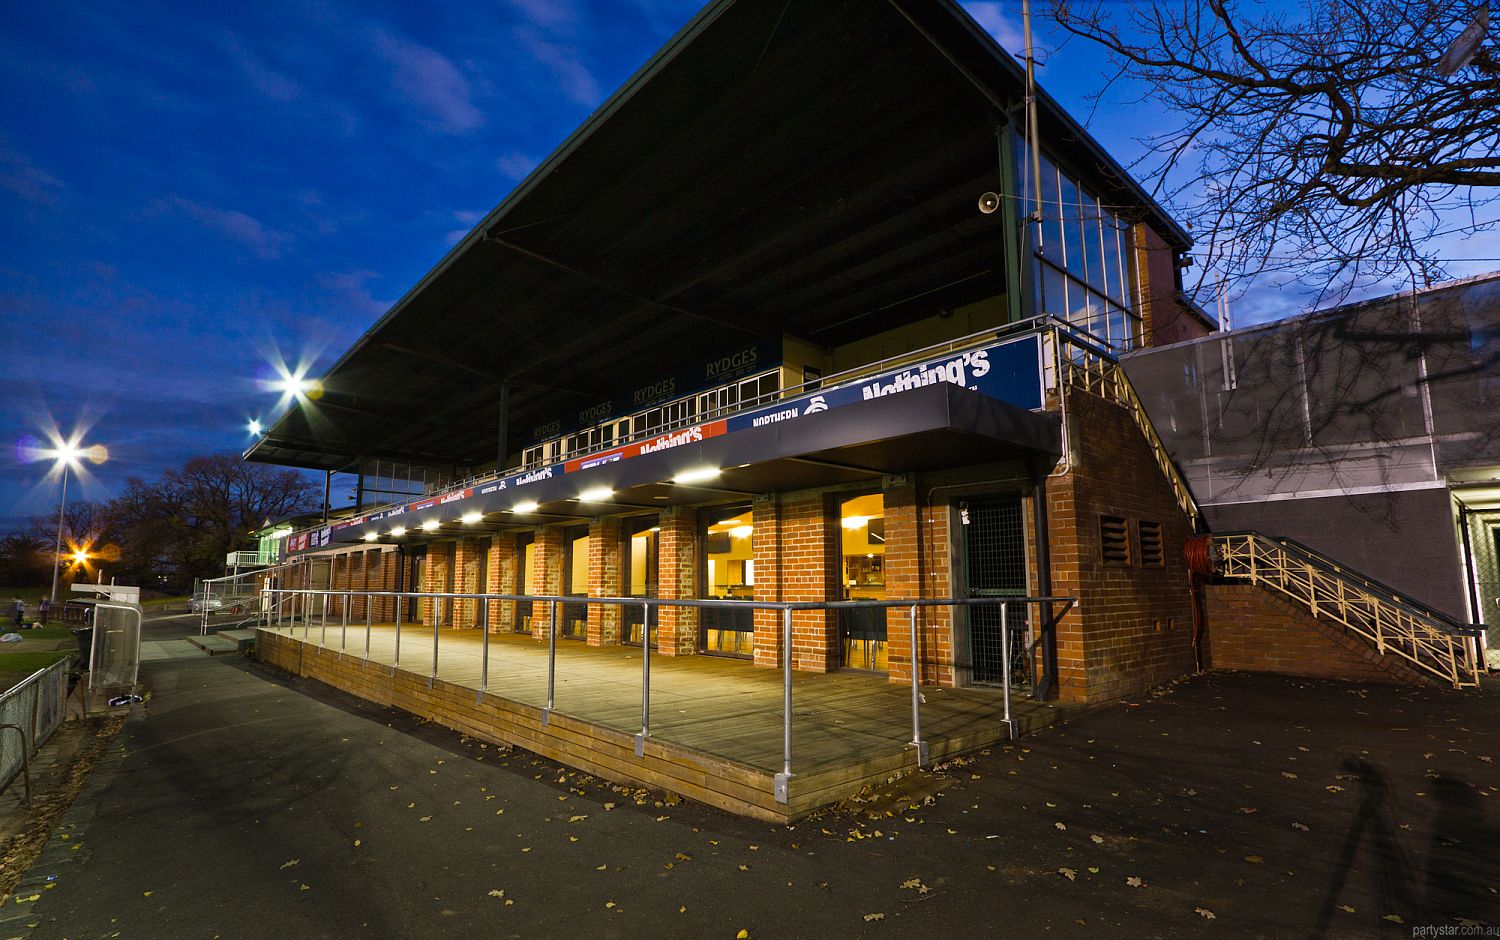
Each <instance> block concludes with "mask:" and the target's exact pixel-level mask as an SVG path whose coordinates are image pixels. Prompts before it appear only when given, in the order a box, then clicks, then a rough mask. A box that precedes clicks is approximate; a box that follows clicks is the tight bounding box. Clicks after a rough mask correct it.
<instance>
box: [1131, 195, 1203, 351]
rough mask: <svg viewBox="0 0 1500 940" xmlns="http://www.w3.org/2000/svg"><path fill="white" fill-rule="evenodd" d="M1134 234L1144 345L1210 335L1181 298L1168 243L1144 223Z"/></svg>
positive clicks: (1170, 342) (1140, 224)
mask: <svg viewBox="0 0 1500 940" xmlns="http://www.w3.org/2000/svg"><path fill="white" fill-rule="evenodd" d="M1134 236H1135V259H1134V260H1135V264H1134V267H1135V277H1136V284H1137V285H1138V286H1139V288H1140V298H1141V302H1140V305H1139V306H1140V313H1141V332H1142V334H1143V335H1142V345H1144V346H1167V345H1170V344H1172V343H1180V342H1183V341H1184V340H1189V339H1196V338H1198V337H1200V336H1207V335H1208V332H1209V331H1208V327H1207V325H1206V324H1204V322H1203V321H1202V320H1201V319H1199V317H1198V316H1197V314H1195V313H1193V312H1191V311H1190V310H1188V308H1186V307H1185V306H1183V304H1182V302H1181V301H1180V300H1179V299H1178V292H1177V270H1176V268H1175V264H1176V259H1175V258H1174V257H1173V255H1172V250H1171V249H1170V248H1168V247H1167V243H1166V242H1165V241H1164V240H1163V239H1162V237H1161V236H1160V235H1158V234H1157V233H1156V230H1155V229H1153V228H1152V227H1151V226H1150V225H1147V224H1146V223H1144V222H1142V223H1139V224H1137V225H1136V226H1135V230H1134Z"/></svg>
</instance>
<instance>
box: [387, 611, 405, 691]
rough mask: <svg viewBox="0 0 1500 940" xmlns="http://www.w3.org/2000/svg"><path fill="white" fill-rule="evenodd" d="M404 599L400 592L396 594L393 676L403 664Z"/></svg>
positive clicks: (392, 659) (392, 658)
mask: <svg viewBox="0 0 1500 940" xmlns="http://www.w3.org/2000/svg"><path fill="white" fill-rule="evenodd" d="M403 600H404V598H403V597H402V596H401V595H400V594H397V595H396V649H395V653H394V655H392V656H391V675H393V676H394V675H395V674H396V667H398V666H400V665H401V614H402V613H403V611H402V610H401V608H402V607H404V606H406V605H405V604H403V603H402V601H403Z"/></svg>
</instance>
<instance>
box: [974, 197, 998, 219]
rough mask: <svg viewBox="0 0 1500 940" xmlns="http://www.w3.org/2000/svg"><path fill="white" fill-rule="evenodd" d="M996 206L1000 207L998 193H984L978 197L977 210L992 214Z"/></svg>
mask: <svg viewBox="0 0 1500 940" xmlns="http://www.w3.org/2000/svg"><path fill="white" fill-rule="evenodd" d="M998 208H1000V194H999V193H985V194H984V195H983V196H980V197H979V211H980V212H982V213H984V214H985V215H991V214H993V213H994V211H995V210H996V209H998Z"/></svg>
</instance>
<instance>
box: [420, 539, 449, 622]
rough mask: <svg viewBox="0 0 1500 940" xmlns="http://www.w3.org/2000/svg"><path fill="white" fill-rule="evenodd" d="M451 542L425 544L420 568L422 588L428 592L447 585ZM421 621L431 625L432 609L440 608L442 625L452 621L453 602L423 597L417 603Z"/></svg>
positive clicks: (436, 591) (434, 591) (442, 588)
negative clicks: (425, 552) (425, 549)
mask: <svg viewBox="0 0 1500 940" xmlns="http://www.w3.org/2000/svg"><path fill="white" fill-rule="evenodd" d="M453 547H454V546H453V543H452V542H433V543H432V544H431V545H428V546H427V564H426V565H425V567H424V568H423V570H422V590H423V591H426V592H430V593H438V592H442V591H445V590H446V589H447V587H448V574H449V572H450V571H452V570H453ZM418 609H419V611H420V616H421V620H422V623H424V624H426V625H427V626H429V627H430V626H432V625H433V611H434V610H437V609H440V610H441V611H442V615H443V626H447V625H448V624H450V623H452V622H453V604H452V602H451V601H445V602H444V603H442V604H437V603H435V602H434V600H433V599H431V598H423V599H422V601H421V603H420V604H419V605H418Z"/></svg>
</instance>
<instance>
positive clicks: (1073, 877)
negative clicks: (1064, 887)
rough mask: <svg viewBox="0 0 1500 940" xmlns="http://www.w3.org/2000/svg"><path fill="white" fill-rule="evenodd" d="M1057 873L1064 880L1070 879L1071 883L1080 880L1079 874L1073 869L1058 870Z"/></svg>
mask: <svg viewBox="0 0 1500 940" xmlns="http://www.w3.org/2000/svg"><path fill="white" fill-rule="evenodd" d="M1057 873H1058V874H1059V875H1062V876H1063V877H1064V878H1066V879H1068V880H1069V881H1077V880H1078V872H1076V871H1074V870H1073V869H1071V868H1059V869H1058V870H1057Z"/></svg>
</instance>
